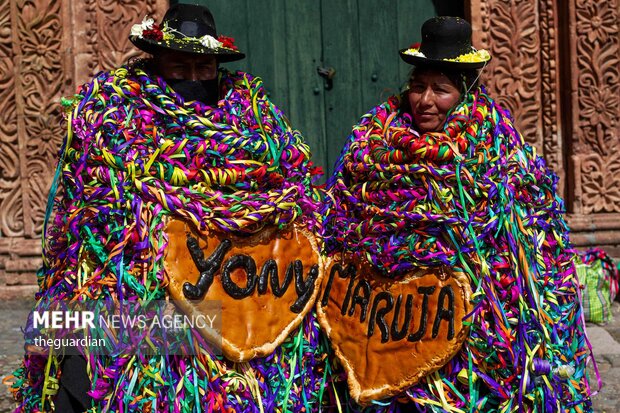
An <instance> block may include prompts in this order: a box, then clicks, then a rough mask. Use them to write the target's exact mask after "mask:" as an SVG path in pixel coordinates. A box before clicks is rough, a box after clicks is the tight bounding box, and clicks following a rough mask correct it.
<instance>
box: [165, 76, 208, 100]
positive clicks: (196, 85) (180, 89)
mask: <svg viewBox="0 0 620 413" xmlns="http://www.w3.org/2000/svg"><path fill="white" fill-rule="evenodd" d="M165 80H166V83H168V85H169V86H170V87H171V88H172V89H174V91H175V92H177V93H178V94H179V95H181V96H182V97H183V99H185V101H186V102H189V101H191V100H198V101H200V102H202V103H206V104H207V105H209V106H215V105H217V101H218V100H219V98H220V97H219V91H218V87H217V84H218V82H217V78H215V79H212V80H185V79H165Z"/></svg>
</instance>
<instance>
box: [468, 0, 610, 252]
mask: <svg viewBox="0 0 620 413" xmlns="http://www.w3.org/2000/svg"><path fill="white" fill-rule="evenodd" d="M618 3H619V2H618V0H609V1H590V0H568V1H562V2H558V1H554V0H535V1H532V0H529V1H525V0H511V1H506V0H471V1H470V5H469V7H468V9H469V10H470V11H471V12H470V18H471V21H472V24H473V26H474V32H475V39H474V43H475V44H476V45H478V46H479V47H484V48H487V49H490V51H491V54H492V56H493V60H492V61H491V63H490V65H489V67H488V68H487V69H485V71H484V76H483V77H484V79H483V81H484V83H485V84H487V85H488V86H489V89H490V92H491V94H492V95H493V96H495V97H497V98H498V99H499V100H500V101H501V102H502V104H504V105H505V106H506V107H508V108H510V110H511V111H512V113H513V115H514V117H515V119H516V121H517V125H518V126H519V128H520V130H521V132H522V133H523V135H524V137H525V139H526V140H527V141H528V142H530V143H531V144H533V145H534V146H535V147H536V148H537V149H538V150H539V153H541V154H542V155H544V157H545V158H546V160H547V162H548V164H549V165H550V166H551V168H552V169H553V170H554V171H555V172H556V173H557V174H558V175H559V177H560V191H561V193H562V194H563V197H564V199H565V200H566V208H567V211H568V222H569V226H570V228H571V232H572V236H571V241H572V242H573V243H574V244H575V246H577V247H578V248H580V249H583V248H587V247H589V246H601V247H603V248H605V249H606V250H607V251H608V252H609V253H610V254H611V255H613V256H615V257H616V258H618V257H620V44H619V42H620V31H619V24H618V22H619V21H620V16H619V14H620V12H619V4H618Z"/></svg>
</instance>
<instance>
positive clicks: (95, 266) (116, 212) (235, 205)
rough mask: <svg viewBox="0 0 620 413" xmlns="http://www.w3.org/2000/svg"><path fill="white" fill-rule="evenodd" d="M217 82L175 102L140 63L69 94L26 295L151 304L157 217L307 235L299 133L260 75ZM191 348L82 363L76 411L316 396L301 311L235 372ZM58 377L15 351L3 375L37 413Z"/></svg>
mask: <svg viewBox="0 0 620 413" xmlns="http://www.w3.org/2000/svg"><path fill="white" fill-rule="evenodd" d="M218 76H219V83H220V85H222V89H223V90H224V92H225V97H224V98H223V99H222V100H220V101H219V102H218V106H217V107H210V106H206V105H203V104H201V103H199V102H193V103H192V102H190V103H187V104H186V103H184V102H183V99H182V97H180V96H179V95H177V94H176V93H174V91H173V90H172V89H170V88H169V87H168V85H167V84H166V83H165V82H164V81H163V79H161V78H159V77H155V76H150V75H149V74H148V73H147V72H145V71H144V70H142V69H141V68H140V67H139V65H136V66H134V67H123V68H120V69H118V70H116V71H113V72H104V73H100V74H99V75H98V76H96V78H94V80H93V81H92V82H90V83H89V84H87V85H85V86H84V87H83V88H82V89H81V91H80V93H79V95H76V97H75V99H74V100H73V105H72V107H71V109H72V111H71V113H70V114H69V117H68V135H67V138H66V141H65V144H64V147H63V151H62V153H61V162H60V164H59V169H58V176H57V179H58V178H60V184H61V185H59V186H58V189H59V191H58V194H57V195H56V199H55V201H54V203H53V209H54V212H55V218H54V220H53V223H52V224H51V225H50V227H49V229H47V230H46V234H47V238H46V243H45V245H44V259H45V263H44V267H43V269H42V270H41V271H40V273H39V285H40V292H39V293H38V298H42V297H48V298H50V297H52V299H53V300H99V299H112V300H114V301H115V302H122V301H125V302H135V301H136V300H138V299H141V300H147V301H148V300H162V299H164V298H165V296H166V289H165V287H166V282H167V280H166V275H165V271H164V268H163V256H164V254H165V250H166V245H167V242H168V240H167V238H166V236H165V235H164V233H163V228H164V218H165V217H167V216H170V217H174V218H181V219H185V220H188V221H191V222H193V223H194V224H195V226H196V227H197V228H200V229H209V230H217V231H223V232H234V233H237V234H240V233H256V232H258V231H260V230H261V229H263V228H264V227H266V226H274V225H275V226H278V227H280V228H283V227H286V226H287V225H288V224H291V223H292V222H296V223H300V224H302V225H305V226H306V227H307V228H309V229H311V230H313V229H314V226H315V224H316V217H315V214H316V211H317V206H318V201H317V199H318V198H317V195H316V192H315V189H314V187H313V181H314V180H315V178H316V177H317V175H318V174H319V172H320V171H319V169H318V168H315V167H314V166H313V164H312V162H311V161H310V152H309V148H308V146H307V145H306V144H305V143H304V141H303V138H302V136H301V134H300V133H299V132H298V131H296V130H293V129H292V128H291V127H290V125H289V124H288V122H287V120H286V119H285V117H284V116H283V115H282V113H281V112H280V110H279V109H278V108H277V107H275V106H274V105H273V104H272V103H271V102H270V101H269V99H268V98H267V97H266V94H265V91H264V89H263V87H262V81H261V80H260V79H259V78H256V77H252V76H251V75H249V74H245V73H242V72H237V73H230V72H227V71H224V70H220V71H219V74H218ZM55 192H56V187H54V188H52V193H55ZM50 205H52V204H50ZM50 214H51V208H48V217H49V216H50ZM192 339H193V340H194V344H195V345H196V346H198V347H199V348H202V349H203V350H202V351H201V353H200V354H199V355H198V356H196V357H183V356H159V357H154V356H134V355H132V354H118V355H117V356H116V357H97V356H93V355H92V354H91V355H89V354H85V356H86V358H87V359H88V365H89V374H90V377H91V379H92V380H93V381H94V383H93V389H92V391H91V392H90V395H91V396H92V397H93V400H94V407H93V408H92V409H91V410H89V411H92V412H99V411H119V412H128V411H131V412H133V411H140V412H148V411H153V412H155V411H157V412H163V411H170V412H195V411H196V412H197V411H226V412H233V411H239V412H263V411H264V412H268V411H282V410H287V411H295V412H298V411H310V410H311V407H310V406H312V405H313V404H315V403H317V401H318V400H320V399H321V397H322V396H321V395H322V389H323V386H324V382H325V375H326V371H325V369H326V368H328V366H326V364H325V356H324V354H325V350H324V349H323V348H322V346H321V345H320V343H319V330H318V324H317V323H316V321H315V318H314V316H313V315H309V316H307V317H306V319H305V320H304V322H303V323H302V326H300V327H299V329H298V330H297V332H296V333H294V334H292V335H291V336H290V337H289V338H288V339H287V341H286V342H285V343H284V344H283V345H282V346H280V347H279V348H278V349H277V350H276V351H275V352H274V353H273V354H272V355H270V356H269V357H265V358H259V359H254V360H252V361H250V362H247V363H232V362H229V361H227V360H225V359H223V358H222V357H221V356H213V355H212V354H211V353H210V352H209V351H208V348H209V347H208V345H207V344H206V343H205V342H204V340H203V339H202V337H201V336H200V334H199V333H197V332H196V331H193V332H192ZM61 374H62V372H61V371H59V369H58V366H57V363H56V356H55V355H50V356H49V357H46V356H27V357H26V359H25V362H24V365H23V366H22V368H20V369H19V370H18V371H17V372H16V373H15V383H14V385H13V391H14V393H15V395H16V398H17V400H18V401H19V409H18V410H19V411H23V412H29V413H30V412H39V411H43V410H45V411H49V409H50V405H51V399H52V398H53V397H52V396H53V394H52V393H53V391H49V389H52V388H54V386H55V383H57V380H58V377H59V376H60V375H61Z"/></svg>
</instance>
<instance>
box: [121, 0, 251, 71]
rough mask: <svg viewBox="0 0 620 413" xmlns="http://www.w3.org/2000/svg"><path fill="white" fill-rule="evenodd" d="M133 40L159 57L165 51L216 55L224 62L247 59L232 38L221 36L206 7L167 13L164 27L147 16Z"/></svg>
mask: <svg viewBox="0 0 620 413" xmlns="http://www.w3.org/2000/svg"><path fill="white" fill-rule="evenodd" d="M129 40H130V41H131V42H132V43H133V44H134V45H135V46H136V47H137V48H139V49H140V50H143V51H145V52H147V53H149V54H152V55H156V54H158V53H161V52H162V51H164V50H176V51H179V52H185V53H193V54H202V55H214V56H216V57H217V60H218V61H220V62H232V61H235V60H240V59H243V58H244V57H245V54H243V53H241V52H240V51H239V50H238V49H237V46H235V44H234V39H233V38H232V37H226V36H218V35H217V30H216V29H215V20H214V19H213V15H212V14H211V12H210V11H209V9H208V8H206V7H205V6H200V5H195V4H175V5H174V6H172V7H170V8H169V9H168V11H167V12H166V14H165V16H164V18H163V20H162V21H161V23H160V24H156V23H155V22H154V20H153V19H151V18H149V17H148V16H146V17H145V18H144V20H143V21H142V23H140V24H134V25H133V27H132V28H131V34H130V35H129Z"/></svg>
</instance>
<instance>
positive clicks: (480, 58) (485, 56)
mask: <svg viewBox="0 0 620 413" xmlns="http://www.w3.org/2000/svg"><path fill="white" fill-rule="evenodd" d="M416 46H417V47H411V48H409V49H407V50H405V51H403V53H404V54H407V55H410V56H417V57H422V58H425V57H426V56H424V53H422V52H421V51H420V43H417V44H416ZM442 60H445V61H447V62H458V63H486V62H488V61H489V60H491V55H490V54H489V52H488V51H487V50H485V49H480V50H476V49H474V48H473V47H472V51H471V52H469V53H464V54H462V55H459V56H457V57H454V58H444V59H442Z"/></svg>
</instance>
